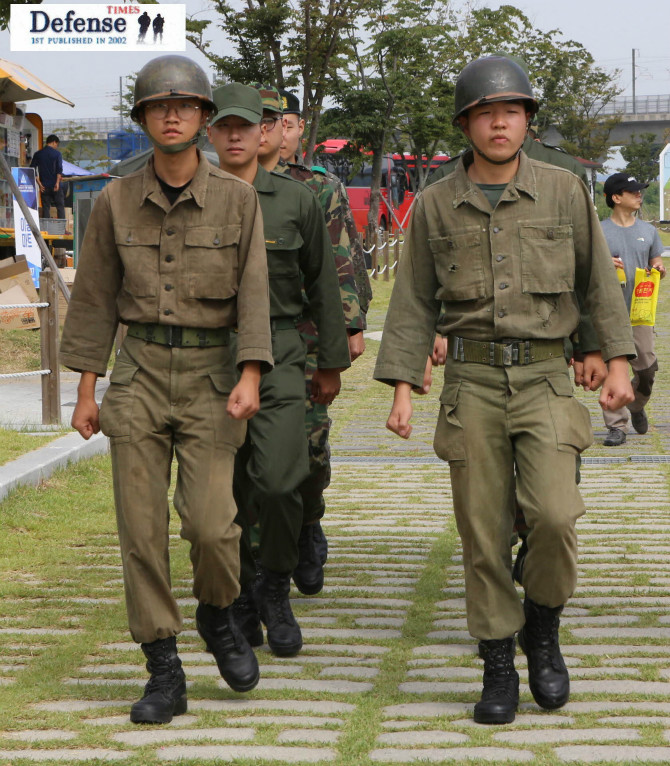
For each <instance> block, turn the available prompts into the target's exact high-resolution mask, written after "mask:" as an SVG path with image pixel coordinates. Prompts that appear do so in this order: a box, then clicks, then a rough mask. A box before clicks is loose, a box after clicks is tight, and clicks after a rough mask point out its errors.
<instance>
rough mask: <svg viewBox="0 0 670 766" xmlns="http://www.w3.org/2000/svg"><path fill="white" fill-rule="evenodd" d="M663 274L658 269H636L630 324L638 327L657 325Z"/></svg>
mask: <svg viewBox="0 0 670 766" xmlns="http://www.w3.org/2000/svg"><path fill="white" fill-rule="evenodd" d="M660 281H661V274H660V272H659V271H658V269H650V270H649V271H647V270H646V269H635V287H634V288H633V300H632V301H631V304H630V323H631V324H632V325H633V327H635V326H636V325H650V326H651V327H653V326H654V325H655V324H656V304H657V303H658V286H659V284H660Z"/></svg>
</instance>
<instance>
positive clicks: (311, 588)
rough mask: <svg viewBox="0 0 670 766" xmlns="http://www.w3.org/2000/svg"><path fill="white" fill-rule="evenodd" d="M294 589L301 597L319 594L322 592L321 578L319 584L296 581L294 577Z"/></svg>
mask: <svg viewBox="0 0 670 766" xmlns="http://www.w3.org/2000/svg"><path fill="white" fill-rule="evenodd" d="M293 582H294V583H295V587H296V588H297V589H298V590H299V591H300V592H301V593H302V594H303V596H316V594H317V593H321V591H322V590H323V578H321V582H319V583H313V584H312V583H305V582H302V581H301V580H296V578H295V575H294V577H293Z"/></svg>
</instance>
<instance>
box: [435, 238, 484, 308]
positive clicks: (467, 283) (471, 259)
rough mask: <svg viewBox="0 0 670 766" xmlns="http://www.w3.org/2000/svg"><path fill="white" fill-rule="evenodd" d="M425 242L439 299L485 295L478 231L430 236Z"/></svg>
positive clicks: (457, 299) (459, 298)
mask: <svg viewBox="0 0 670 766" xmlns="http://www.w3.org/2000/svg"><path fill="white" fill-rule="evenodd" d="M428 245H429V247H430V250H431V252H432V254H433V257H434V259H435V271H436V272H437V278H438V279H439V281H440V284H441V285H442V291H441V294H440V297H441V298H443V299H444V300H450V301H470V300H476V299H478V298H484V297H485V295H486V281H485V279H484V266H483V264H482V254H481V234H480V232H479V231H472V232H466V233H463V234H454V235H451V236H449V237H437V238H435V239H429V240H428Z"/></svg>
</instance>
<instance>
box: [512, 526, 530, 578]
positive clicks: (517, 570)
mask: <svg viewBox="0 0 670 766" xmlns="http://www.w3.org/2000/svg"><path fill="white" fill-rule="evenodd" d="M527 553H528V542H527V541H526V538H525V537H523V538H522V539H521V545H520V546H519V550H518V551H517V553H516V559H515V560H514V567H513V569H512V579H513V580H516V581H517V582H518V583H519V585H523V582H521V581H522V580H523V565H524V562H525V561H526V554H527Z"/></svg>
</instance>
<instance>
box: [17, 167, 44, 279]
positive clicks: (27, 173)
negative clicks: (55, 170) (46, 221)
mask: <svg viewBox="0 0 670 766" xmlns="http://www.w3.org/2000/svg"><path fill="white" fill-rule="evenodd" d="M12 175H13V176H14V180H15V181H16V185H17V186H18V187H19V191H20V192H21V196H22V197H23V200H24V202H25V203H26V205H28V208H29V210H30V214H31V216H32V219H33V221H34V222H35V226H37V228H38V229H39V228H40V216H39V213H38V212H37V180H36V179H35V168H12ZM14 243H15V244H14V247H15V248H16V254H17V255H25V256H26V260H27V261H28V268H29V269H30V276H31V277H32V278H33V282H34V283H35V287H39V284H40V271H42V251H41V250H40V246H39V245H38V244H37V241H36V240H35V237H33V233H32V231H31V230H30V226H28V222H27V221H26V217H25V216H24V215H23V211H22V210H21V208H20V207H19V203H18V202H17V201H16V198H14Z"/></svg>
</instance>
